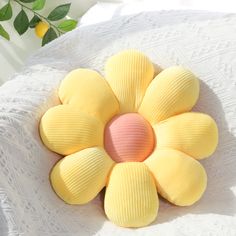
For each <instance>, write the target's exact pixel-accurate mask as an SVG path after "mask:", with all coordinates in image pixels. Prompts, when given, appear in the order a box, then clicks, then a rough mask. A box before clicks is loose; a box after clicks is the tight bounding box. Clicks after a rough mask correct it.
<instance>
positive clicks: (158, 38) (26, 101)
mask: <svg viewBox="0 0 236 236" xmlns="http://www.w3.org/2000/svg"><path fill="white" fill-rule="evenodd" d="M127 48H135V49H138V50H141V51H142V52H144V53H145V54H146V55H148V56H149V57H150V58H151V60H152V61H153V62H154V63H156V64H158V65H160V66H161V67H162V68H166V67H168V66H172V65H183V66H185V67H187V68H189V69H190V70H191V71H192V72H193V73H195V74H196V75H197V76H198V77H199V78H200V80H201V91H200V99H199V101H198V103H197V105H196V107H195V108H194V110H196V111H200V112H204V113H207V114H210V115H211V116H212V117H214V119H215V120H216V122H217V124H218V127H219V146H218V148H217V150H216V152H215V153H214V155H213V156H212V157H210V158H209V159H207V160H204V161H202V162H201V163H202V164H203V165H204V167H205V168H206V171H207V174H208V187H207V191H206V192H205V194H204V196H203V198H202V199H201V200H200V201H199V202H198V203H196V204H195V205H193V206H191V207H182V208H181V207H176V206H173V205H171V204H169V203H167V202H165V201H162V200H161V202H160V209H159V214H158V217H157V219H156V221H155V222H154V223H153V224H151V225H150V226H147V227H145V228H140V229H126V228H120V227H117V226H115V225H113V224H112V223H111V222H109V221H108V220H107V219H106V217H105V214H104V211H103V206H102V202H103V200H102V195H99V196H98V197H97V198H96V199H95V200H93V201H92V202H90V203H89V204H86V205H82V206H70V205H67V204H65V203H64V202H63V201H61V200H60V199H59V198H58V197H57V196H56V194H55V193H54V192H53V190H52V188H51V186H50V181H49V173H50V169H51V168H52V166H53V164H54V163H55V162H56V161H57V160H58V158H59V156H58V155H57V154H55V153H52V152H50V151H49V150H47V148H46V147H44V146H43V144H42V142H41V140H40V138H39V134H38V123H39V121H40V117H41V116H42V115H43V113H44V112H45V111H46V110H47V109H48V108H49V107H51V106H55V105H56V104H58V103H59V100H58V97H57V88H58V85H59V83H60V81H61V80H62V79H63V77H64V76H65V74H66V73H67V72H68V71H70V70H72V69H75V68H78V67H86V68H91V69H96V70H98V71H100V72H101V73H103V67H104V63H105V61H106V59H107V58H108V57H109V56H111V55H113V54H114V53H116V52H118V51H120V50H123V49H127ZM235 117H236V15H233V14H223V13H208V12H194V11H161V12H155V11H153V12H142V13H137V14H133V15H127V16H121V17H118V16H117V17H114V19H113V20H112V21H108V22H103V23H99V24H96V25H88V26H83V27H79V28H78V29H76V30H74V31H72V32H70V33H68V34H66V35H64V36H62V37H61V38H59V39H58V40H56V41H54V42H52V43H51V44H49V45H47V46H46V47H44V48H42V49H41V50H39V51H38V52H37V53H36V54H35V55H34V56H33V57H32V58H31V60H30V62H29V64H28V66H27V67H26V68H25V70H23V71H22V72H21V73H20V74H18V75H16V76H15V77H14V78H13V79H12V80H11V81H9V82H7V83H5V84H4V85H3V86H2V87H0V235H1V236H6V235H11V236H13V235H14V236H15V235H24V236H41V235H44V236H54V235H55V236H77V235H78V236H84V235H114V236H115V235H148V236H149V235H162V236H163V235H168V236H172V235H173V236H175V235H176V236H177V235H178V236H179V235H193V236H195V235H209V236H211V235H214V236H217V235H219V236H223V235H227V236H235V235H236V118H235Z"/></svg>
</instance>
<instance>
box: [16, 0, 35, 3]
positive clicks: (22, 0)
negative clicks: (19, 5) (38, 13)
mask: <svg viewBox="0 0 236 236" xmlns="http://www.w3.org/2000/svg"><path fill="white" fill-rule="evenodd" d="M34 1H35V0H20V2H24V3H31V2H34Z"/></svg>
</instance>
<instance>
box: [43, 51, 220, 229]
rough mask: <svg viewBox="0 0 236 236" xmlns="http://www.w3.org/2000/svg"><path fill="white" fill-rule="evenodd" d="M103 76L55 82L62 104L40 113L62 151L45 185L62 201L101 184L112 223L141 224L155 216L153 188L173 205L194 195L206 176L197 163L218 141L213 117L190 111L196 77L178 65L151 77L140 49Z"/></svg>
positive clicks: (84, 73)
mask: <svg viewBox="0 0 236 236" xmlns="http://www.w3.org/2000/svg"><path fill="white" fill-rule="evenodd" d="M105 74H106V79H104V78H103V77H102V76H101V75H100V74H99V73H97V72H96V71H93V70H88V69H77V70H74V71H72V72H70V73H69V74H68V75H67V76H66V78H65V79H64V80H63V81H62V83H61V86H60V88H59V97H60V100H61V102H62V105H58V106H56V107H53V108H51V109H49V110H48V111H47V112H46V113H45V114H44V116H43V117H42V120H41V123H40V135H41V138H42V140H43V142H44V144H45V145H46V146H47V147H48V148H49V149H50V150H52V151H54V152H56V153H59V154H61V155H63V156H65V157H64V158H62V159H61V160H60V161H59V162H58V163H57V164H56V165H55V166H54V167H53V169H52V172H51V175H50V178H51V184H52V187H53V188H54V190H55V192H56V193H57V195H58V196H59V197H60V198H61V199H63V200H64V201H65V202H67V203H69V204H85V203H87V202H89V201H91V200H92V199H94V198H95V197H96V195H97V194H98V193H99V192H100V191H101V190H102V189H103V188H104V187H106V193H105V200H104V201H105V202H104V208H105V212H106V215H107V217H108V218H109V219H110V220H111V221H112V222H114V223H115V224H117V225H120V226H124V227H141V226H145V225H148V224H150V223H151V222H152V221H153V220H154V219H155V218H156V216H157V212H158V205H159V203H158V194H157V193H159V194H160V195H161V196H162V197H163V198H165V199H167V200H168V201H169V202H171V203H173V204H175V205H178V206H188V205H191V204H193V203H195V202H196V201H198V200H199V199H200V197H201V196H202V194H203V192H204V191H205V189H206V184H207V175H206V172H205V170H204V168H203V166H202V165H201V164H200V163H199V162H198V160H201V159H203V158H206V157H208V156H210V155H211V154H212V153H213V152H214V150H215V148H216V146H217V142H218V131H217V126H216V123H215V122H214V120H213V119H212V118H211V117H210V116H208V115H206V114H202V113H196V112H189V111H190V110H191V109H192V107H193V106H194V105H195V103H196V102H197V100H198V96H199V82H198V79H197V78H196V77H195V76H194V75H193V74H192V73H191V72H190V71H189V70H186V69H184V68H182V67H178V66H176V67H170V68H167V69H165V70H163V71H162V72H161V73H159V74H158V75H157V76H156V77H155V78H154V67H153V64H152V63H151V62H150V60H149V59H148V58H147V57H146V56H145V55H143V54H142V53H140V52H137V51H134V50H129V51H124V52H121V53H119V54H117V55H115V56H113V57H111V58H110V59H109V60H108V61H107V64H106V67H105Z"/></svg>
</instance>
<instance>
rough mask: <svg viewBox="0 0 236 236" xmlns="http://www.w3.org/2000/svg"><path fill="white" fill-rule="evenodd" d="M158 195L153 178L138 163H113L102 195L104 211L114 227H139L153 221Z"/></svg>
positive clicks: (144, 167) (142, 165)
mask: <svg viewBox="0 0 236 236" xmlns="http://www.w3.org/2000/svg"><path fill="white" fill-rule="evenodd" d="M158 206H159V202H158V196H157V191H156V187H155V183H154V179H153V177H152V176H151V174H150V173H149V170H148V168H147V167H146V165H145V164H144V163H142V162H123V163H119V164H117V165H116V166H115V167H114V168H113V170H112V172H111V175H110V179H109V182H108V186H107V189H106V194H105V203H104V207H105V212H106V215H107V217H108V218H109V219H110V220H111V221H112V222H114V223H115V224H117V225H119V226H123V227H142V226H146V225H148V224H150V223H151V222H152V221H153V220H155V218H156V216H157V211H158Z"/></svg>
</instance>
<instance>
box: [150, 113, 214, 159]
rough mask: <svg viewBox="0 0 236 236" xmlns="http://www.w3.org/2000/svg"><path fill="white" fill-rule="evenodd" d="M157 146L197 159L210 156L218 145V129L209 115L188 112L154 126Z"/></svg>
mask: <svg viewBox="0 0 236 236" xmlns="http://www.w3.org/2000/svg"><path fill="white" fill-rule="evenodd" d="M154 130H155V133H156V146H157V147H158V148H171V149H176V150H179V151H182V152H184V153H186V154H188V155H190V156H192V157H194V158H196V159H203V158H206V157H208V156H210V155H211V154H212V153H213V152H214V151H215V149H216V146H217V143H218V129H217V125H216V123H215V121H214V120H213V119H212V118H211V117H210V116H208V115H206V114H202V113H196V112H187V113H183V114H180V115H177V116H173V117H171V118H169V119H167V120H164V121H163V122H161V123H159V124H157V125H155V126H154Z"/></svg>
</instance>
